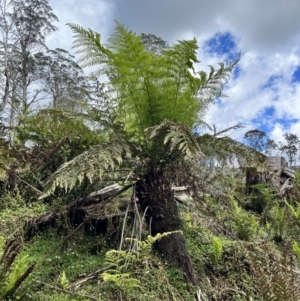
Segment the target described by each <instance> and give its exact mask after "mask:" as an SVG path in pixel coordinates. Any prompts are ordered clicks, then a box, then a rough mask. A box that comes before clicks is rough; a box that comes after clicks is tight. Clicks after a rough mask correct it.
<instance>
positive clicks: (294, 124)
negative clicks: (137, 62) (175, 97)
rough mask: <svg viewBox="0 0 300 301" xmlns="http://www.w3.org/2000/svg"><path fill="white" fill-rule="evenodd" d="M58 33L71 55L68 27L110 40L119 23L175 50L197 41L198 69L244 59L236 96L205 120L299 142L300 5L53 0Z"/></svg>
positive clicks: (234, 83) (243, 0) (278, 1)
mask: <svg viewBox="0 0 300 301" xmlns="http://www.w3.org/2000/svg"><path fill="white" fill-rule="evenodd" d="M49 3H50V5H51V7H52V8H53V10H54V12H55V14H56V15H57V16H58V18H59V20H60V22H59V23H58V24H57V26H58V28H59V31H58V32H56V33H54V34H53V35H52V36H50V37H49V38H48V41H47V42H48V46H49V47H51V48H56V47H61V48H65V49H67V50H69V49H70V47H71V44H72V37H71V36H72V34H71V31H70V29H69V28H68V27H67V26H65V24H66V23H77V24H80V25H82V26H83V27H85V28H88V27H89V28H92V29H93V30H96V31H98V32H99V33H101V35H102V39H103V40H105V39H106V38H107V37H108V36H109V35H110V34H111V33H112V31H113V29H114V20H118V21H120V22H121V23H123V24H124V25H126V26H127V27H128V28H129V29H132V30H133V31H134V32H136V33H142V32H143V33H153V34H155V35H157V36H159V37H161V38H163V39H164V40H166V41H167V42H168V43H169V44H171V43H173V42H175V41H176V40H180V39H190V38H193V37H196V39H197V40H198V44H199V46H200V48H199V59H200V61H201V64H200V65H199V68H200V69H201V68H202V69H204V70H207V65H208V64H216V63H217V62H220V61H226V60H228V59H232V58H233V57H235V56H236V55H237V54H238V53H239V52H240V53H241V54H242V56H241V60H240V62H239V64H238V67H237V69H236V71H235V74H234V76H233V77H232V78H231V80H230V81H229V83H228V84H227V86H226V89H225V93H226V94H227V95H228V96H229V97H227V98H224V99H221V100H220V101H218V103H217V104H215V105H213V106H212V107H211V108H210V110H209V112H208V114H207V116H206V122H208V123H209V124H210V125H213V124H216V125H217V129H218V130H221V129H223V128H226V127H229V126H232V125H234V124H237V123H244V124H245V125H246V128H245V129H243V130H242V131H239V132H237V133H234V134H233V135H234V136H235V137H236V138H242V137H243V135H244V133H245V132H246V131H247V130H250V129H255V128H259V129H261V130H264V131H266V132H267V133H268V134H269V136H270V137H271V138H272V139H274V140H275V141H279V140H282V135H283V134H284V133H285V132H291V133H294V134H297V135H298V136H300V17H299V12H300V1H299V0H263V1H262V0H251V1H249V0H222V1H220V0H210V1H208V0H184V1H183V0H151V1H150V0H148V1H147V0H126V1H125V0H115V1H113V0H85V1H78V0H63V1H62V0H49Z"/></svg>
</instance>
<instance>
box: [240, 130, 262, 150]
mask: <svg viewBox="0 0 300 301" xmlns="http://www.w3.org/2000/svg"><path fill="white" fill-rule="evenodd" d="M244 140H246V142H247V145H249V146H250V147H252V148H254V149H255V150H257V151H258V152H262V151H264V150H266V149H267V147H268V144H267V140H268V138H267V134H266V133H265V132H264V131H261V130H258V129H255V130H250V131H248V132H247V133H245V135H244Z"/></svg>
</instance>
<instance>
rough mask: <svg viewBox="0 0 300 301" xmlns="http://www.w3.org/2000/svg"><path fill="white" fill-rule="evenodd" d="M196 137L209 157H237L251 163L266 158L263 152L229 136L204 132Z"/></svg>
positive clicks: (221, 158) (228, 158)
mask: <svg viewBox="0 0 300 301" xmlns="http://www.w3.org/2000/svg"><path fill="white" fill-rule="evenodd" d="M196 139H197V141H198V143H199V145H200V146H201V149H202V151H203V153H204V154H205V155H206V156H207V157H210V156H211V155H213V156H214V158H215V159H216V160H217V161H223V160H232V159H237V160H238V161H240V160H242V161H243V162H247V164H251V162H263V161H264V158H265V156H264V155H263V154H261V153H258V152H257V151H255V150H253V149H250V148H249V147H247V146H246V145H244V144H243V143H240V142H238V141H235V140H233V139H231V138H229V137H215V136H214V135H209V134H204V135H202V136H198V137H197V138H196Z"/></svg>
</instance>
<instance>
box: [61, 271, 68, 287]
mask: <svg viewBox="0 0 300 301" xmlns="http://www.w3.org/2000/svg"><path fill="white" fill-rule="evenodd" d="M59 282H60V285H61V287H62V288H63V289H64V290H65V289H67V288H68V284H69V280H68V278H67V275H66V272H65V271H62V273H61V274H60V277H59Z"/></svg>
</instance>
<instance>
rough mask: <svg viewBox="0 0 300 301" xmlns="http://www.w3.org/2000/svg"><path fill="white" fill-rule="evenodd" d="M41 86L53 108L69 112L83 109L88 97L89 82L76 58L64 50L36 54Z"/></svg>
mask: <svg viewBox="0 0 300 301" xmlns="http://www.w3.org/2000/svg"><path fill="white" fill-rule="evenodd" d="M35 61H36V66H37V67H36V69H37V74H39V79H40V84H41V86H42V87H43V88H44V90H45V92H46V93H47V94H48V95H49V96H50V101H51V106H52V107H53V108H60V109H65V110H69V111H75V110H76V109H79V108H80V107H81V102H83V101H84V99H85V98H87V95H88V80H87V77H86V76H85V75H84V73H83V70H82V69H81V67H80V66H79V65H78V64H76V63H75V62H74V56H72V55H70V53H69V52H68V51H66V50H64V49H58V48H57V49H55V50H47V52H46V53H43V52H40V53H37V54H35Z"/></svg>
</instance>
